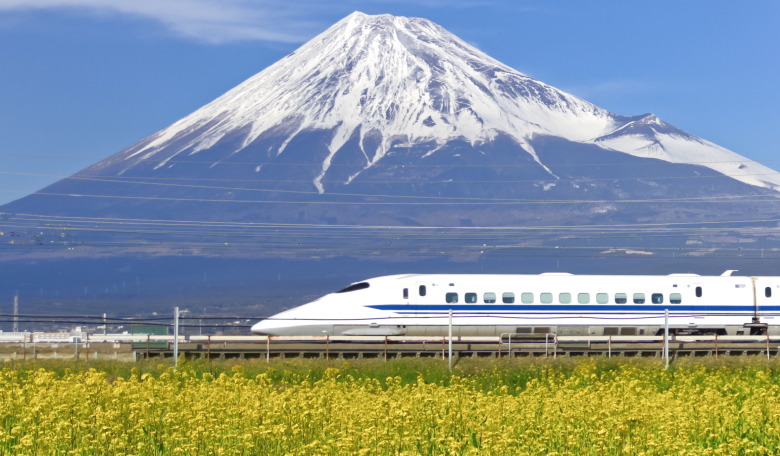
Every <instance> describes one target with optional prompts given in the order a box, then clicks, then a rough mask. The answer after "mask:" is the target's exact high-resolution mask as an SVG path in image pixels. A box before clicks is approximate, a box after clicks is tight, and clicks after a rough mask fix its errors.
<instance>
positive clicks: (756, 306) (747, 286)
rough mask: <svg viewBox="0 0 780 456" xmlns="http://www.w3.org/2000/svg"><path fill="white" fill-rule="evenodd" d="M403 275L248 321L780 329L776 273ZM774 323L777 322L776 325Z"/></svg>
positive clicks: (638, 330)
mask: <svg viewBox="0 0 780 456" xmlns="http://www.w3.org/2000/svg"><path fill="white" fill-rule="evenodd" d="M732 272H734V271H726V272H725V273H723V275H722V276H699V275H696V274H670V275H668V276H628V275H623V276H614V275H613V276H607V275H572V274H566V273H545V274H539V275H492V274H474V275H455V274H405V275H393V276H386V277H377V278H374V279H369V280H365V281H362V282H356V283H353V284H351V285H349V286H348V287H346V288H343V289H341V290H338V291H336V292H334V293H331V294H328V295H325V296H323V297H321V298H319V299H317V300H315V301H313V302H310V303H308V304H304V305H302V306H300V307H296V308H294V309H291V310H288V311H285V312H282V313H280V314H277V315H274V316H273V317H270V318H268V319H265V320H263V321H261V322H259V323H257V324H255V325H254V326H253V327H252V332H253V333H256V334H266V335H279V336H282V335H380V336H391V335H407V336H445V335H447V333H448V326H449V318H450V316H449V314H450V311H452V326H453V336H498V335H500V334H505V333H520V334H523V333H525V334H557V335H654V334H659V333H660V332H662V331H663V327H664V318H665V316H664V314H665V311H666V310H668V312H669V328H670V332H672V333H677V334H721V335H726V334H728V335H740V334H764V333H768V334H773V335H774V334H780V277H746V276H732V275H731V273H732ZM776 322H777V323H776Z"/></svg>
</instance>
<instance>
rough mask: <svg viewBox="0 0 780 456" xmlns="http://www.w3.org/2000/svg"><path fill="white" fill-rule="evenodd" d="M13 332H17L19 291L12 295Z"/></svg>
mask: <svg viewBox="0 0 780 456" xmlns="http://www.w3.org/2000/svg"><path fill="white" fill-rule="evenodd" d="M14 332H15V333H16V332H19V292H18V291H17V292H16V296H14Z"/></svg>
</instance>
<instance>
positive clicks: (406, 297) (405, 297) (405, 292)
mask: <svg viewBox="0 0 780 456" xmlns="http://www.w3.org/2000/svg"><path fill="white" fill-rule="evenodd" d="M404 299H409V289H408V288H404Z"/></svg>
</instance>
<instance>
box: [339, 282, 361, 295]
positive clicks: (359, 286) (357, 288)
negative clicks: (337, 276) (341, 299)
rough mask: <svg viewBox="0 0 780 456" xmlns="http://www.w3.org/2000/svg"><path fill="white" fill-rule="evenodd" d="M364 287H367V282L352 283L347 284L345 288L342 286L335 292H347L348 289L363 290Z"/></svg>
mask: <svg viewBox="0 0 780 456" xmlns="http://www.w3.org/2000/svg"><path fill="white" fill-rule="evenodd" d="M366 288H368V282H360V283H354V284H352V285H350V286H348V287H347V288H342V289H341V290H339V291H337V292H336V293H349V292H350V291H356V290H365V289H366Z"/></svg>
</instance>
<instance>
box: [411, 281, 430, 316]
mask: <svg viewBox="0 0 780 456" xmlns="http://www.w3.org/2000/svg"><path fill="white" fill-rule="evenodd" d="M412 292H413V293H414V300H413V301H412V302H413V303H414V305H413V307H414V315H415V316H416V315H417V312H418V311H417V309H418V308H421V307H422V306H424V305H426V304H430V303H431V302H433V301H431V297H430V293H431V284H429V283H427V282H417V283H415V284H414V290H412Z"/></svg>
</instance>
